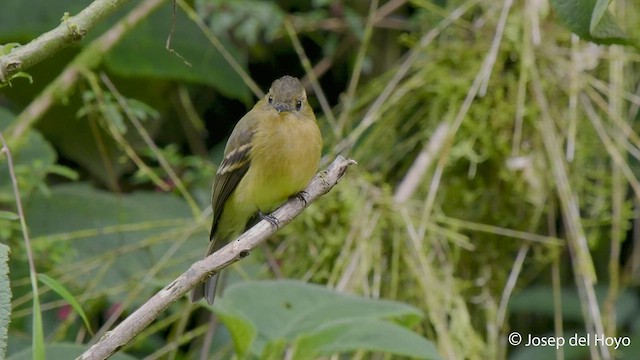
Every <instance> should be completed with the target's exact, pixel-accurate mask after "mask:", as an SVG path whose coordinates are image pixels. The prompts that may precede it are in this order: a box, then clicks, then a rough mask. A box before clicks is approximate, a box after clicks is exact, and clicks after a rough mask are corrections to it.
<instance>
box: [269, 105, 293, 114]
mask: <svg viewBox="0 0 640 360" xmlns="http://www.w3.org/2000/svg"><path fill="white" fill-rule="evenodd" d="M273 108H274V109H276V111H277V112H283V111H291V108H290V107H289V105H287V104H283V103H277V104H275V105H273Z"/></svg>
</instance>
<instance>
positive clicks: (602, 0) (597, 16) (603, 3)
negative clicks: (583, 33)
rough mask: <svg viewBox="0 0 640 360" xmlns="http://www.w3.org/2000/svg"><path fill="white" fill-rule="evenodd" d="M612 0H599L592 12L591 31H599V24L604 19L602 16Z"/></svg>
mask: <svg viewBox="0 0 640 360" xmlns="http://www.w3.org/2000/svg"><path fill="white" fill-rule="evenodd" d="M610 3H611V0H597V2H596V6H595V7H594V8H593V13H592V14H591V23H590V24H589V32H590V33H592V34H593V33H594V32H596V31H597V28H598V24H600V21H602V18H603V17H604V15H605V14H606V13H607V8H608V7H609V4H610Z"/></svg>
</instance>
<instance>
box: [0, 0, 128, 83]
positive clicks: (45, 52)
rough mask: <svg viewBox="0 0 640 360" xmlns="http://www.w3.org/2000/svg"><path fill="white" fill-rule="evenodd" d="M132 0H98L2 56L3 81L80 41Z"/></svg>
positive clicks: (0, 75) (0, 61) (67, 14)
mask: <svg viewBox="0 0 640 360" xmlns="http://www.w3.org/2000/svg"><path fill="white" fill-rule="evenodd" d="M129 1H130V0H96V1H93V2H92V3H91V4H90V5H89V6H87V7H86V8H85V9H84V10H82V11H81V12H80V13H79V14H78V15H76V16H69V13H65V14H64V15H63V16H62V19H61V22H60V25H58V27H56V28H55V29H53V30H50V31H49V32H46V33H44V34H42V35H40V36H38V37H37V38H36V39H34V40H32V41H31V42H30V43H28V44H26V45H24V46H20V47H17V48H15V49H14V50H13V51H12V52H11V53H10V54H7V55H5V56H2V57H0V83H3V82H5V81H7V80H8V79H10V78H11V76H12V75H14V74H15V73H17V72H19V71H24V70H26V69H28V68H30V67H31V66H33V65H35V64H37V63H39V62H40V61H42V60H44V59H46V58H48V57H51V56H53V54H55V53H57V52H58V51H60V50H62V49H64V48H65V47H67V46H69V45H72V44H74V43H77V42H80V41H81V40H82V39H83V38H84V36H85V35H86V34H87V32H88V31H89V30H90V29H91V28H92V27H94V26H95V25H96V24H98V23H99V22H101V21H102V20H104V19H105V18H107V17H108V16H109V15H111V14H113V13H114V12H115V11H116V10H118V9H119V8H121V7H122V6H124V5H126V4H127V3H128V2H129Z"/></svg>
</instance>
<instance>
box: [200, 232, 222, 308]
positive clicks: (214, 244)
mask: <svg viewBox="0 0 640 360" xmlns="http://www.w3.org/2000/svg"><path fill="white" fill-rule="evenodd" d="M228 238H229V237H228V236H226V237H224V238H222V239H215V238H214V237H213V236H212V238H211V241H210V243H209V250H207V256H209V255H211V254H213V253H214V252H216V251H218V250H220V249H221V248H222V247H223V246H225V245H226V244H227V242H228ZM219 275H220V273H215V274H213V275H212V276H211V277H210V278H208V279H207V280H206V281H203V282H201V283H200V284H198V285H197V286H196V287H195V288H193V290H191V302H196V301H198V300H200V299H202V298H205V299H206V300H207V302H208V303H209V305H213V300H214V299H215V298H216V288H217V287H218V278H219Z"/></svg>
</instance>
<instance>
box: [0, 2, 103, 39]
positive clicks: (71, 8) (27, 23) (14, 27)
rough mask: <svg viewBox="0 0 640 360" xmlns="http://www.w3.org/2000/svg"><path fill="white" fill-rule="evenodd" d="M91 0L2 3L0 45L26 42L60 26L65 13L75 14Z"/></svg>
mask: <svg viewBox="0 0 640 360" xmlns="http://www.w3.org/2000/svg"><path fill="white" fill-rule="evenodd" d="M91 2H92V0H30V1H28V2H25V1H21V0H4V1H2V15H4V16H2V17H0V18H1V21H0V43H3V42H5V41H9V40H11V41H25V42H26V41H27V40H29V39H34V38H36V37H38V36H39V35H40V34H42V33H43V32H46V31H49V30H51V29H52V28H54V27H56V26H58V25H59V24H60V19H61V18H62V15H63V14H64V13H65V12H69V13H70V14H76V13H77V12H79V11H80V10H82V9H83V8H84V7H86V6H87V5H89V4H90V3H91Z"/></svg>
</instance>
